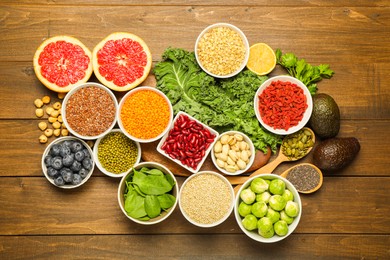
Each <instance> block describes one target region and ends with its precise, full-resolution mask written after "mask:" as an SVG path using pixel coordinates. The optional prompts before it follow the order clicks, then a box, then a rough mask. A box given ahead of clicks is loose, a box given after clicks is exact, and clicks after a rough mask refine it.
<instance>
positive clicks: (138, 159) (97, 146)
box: [93, 129, 141, 178]
mask: <svg viewBox="0 0 390 260" xmlns="http://www.w3.org/2000/svg"><path fill="white" fill-rule="evenodd" d="M113 132H120V133H123V132H122V130H120V129H112V130H111V131H110V132H109V133H107V134H106V135H105V136H103V137H100V138H99V139H97V140H96V142H95V144H94V147H93V156H94V158H95V163H96V166H97V167H98V168H99V170H100V171H101V172H102V173H104V174H105V175H107V176H110V177H114V178H121V177H123V175H125V174H126V173H128V171H129V170H130V169H131V168H132V167H131V168H130V169H128V170H126V171H124V172H121V173H113V172H109V171H108V170H107V169H106V168H104V167H103V165H102V164H101V163H100V160H99V156H98V151H99V149H98V148H99V144H100V142H101V140H103V139H104V138H105V137H106V136H107V135H108V134H110V133H113ZM126 138H128V137H127V136H126ZM130 140H131V139H130ZM131 141H132V142H134V144H135V145H136V146H137V151H138V154H137V158H136V160H135V162H134V165H136V164H138V163H139V162H140V160H141V145H140V144H139V143H138V142H135V141H133V140H131Z"/></svg>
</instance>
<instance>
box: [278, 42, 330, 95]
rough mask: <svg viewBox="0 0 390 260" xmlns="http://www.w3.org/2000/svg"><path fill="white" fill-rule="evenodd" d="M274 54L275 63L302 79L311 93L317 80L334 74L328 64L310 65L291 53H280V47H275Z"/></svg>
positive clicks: (313, 91) (315, 88)
mask: <svg viewBox="0 0 390 260" xmlns="http://www.w3.org/2000/svg"><path fill="white" fill-rule="evenodd" d="M275 54H276V62H277V64H279V65H281V66H282V67H284V68H285V69H286V70H287V71H288V73H289V74H290V75H291V76H293V77H295V78H297V79H299V80H300V81H302V82H303V83H304V84H305V85H306V86H307V88H308V89H309V91H310V93H311V94H312V95H313V94H315V93H316V92H317V84H316V83H317V82H318V81H320V80H322V79H323V78H326V79H329V78H331V77H332V76H333V74H334V72H333V70H331V69H330V68H329V65H328V64H320V65H318V66H312V65H310V64H309V63H307V62H306V61H305V60H304V59H298V58H297V57H296V56H295V54H293V53H285V54H282V51H281V50H280V49H277V50H276V52H275Z"/></svg>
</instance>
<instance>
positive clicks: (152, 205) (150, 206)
mask: <svg viewBox="0 0 390 260" xmlns="http://www.w3.org/2000/svg"><path fill="white" fill-rule="evenodd" d="M145 211H146V214H147V215H148V217H149V218H155V217H157V216H159V215H160V213H161V206H160V202H159V200H158V198H157V196H154V195H146V197H145Z"/></svg>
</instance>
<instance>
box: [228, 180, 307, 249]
mask: <svg viewBox="0 0 390 260" xmlns="http://www.w3.org/2000/svg"><path fill="white" fill-rule="evenodd" d="M256 178H263V179H266V180H273V179H280V180H282V181H284V183H285V184H286V189H288V190H290V191H291V192H292V194H293V195H294V202H296V203H298V206H299V213H298V216H296V217H295V218H294V221H293V222H292V223H291V224H290V225H288V233H287V234H286V235H285V236H278V235H276V234H275V235H274V236H273V237H271V238H264V237H262V236H260V235H259V234H258V231H257V229H256V230H254V231H249V230H247V229H245V228H244V226H243V225H242V219H243V218H242V217H241V216H240V214H239V212H238V206H239V205H240V202H241V198H240V193H241V191H243V190H244V189H246V188H248V187H249V185H250V183H251V182H252V181H253V180H254V179H256ZM301 215H302V202H301V198H300V196H299V193H298V191H297V190H296V189H295V187H294V185H292V184H291V182H289V181H288V180H286V179H285V178H283V177H281V176H279V175H276V174H271V173H270V174H261V175H259V176H253V177H252V178H250V179H249V180H247V181H246V182H245V183H244V184H243V185H242V186H241V188H240V190H239V191H238V193H237V195H236V198H235V203H234V216H235V218H236V221H237V224H238V226H239V227H240V228H241V230H242V231H243V232H244V233H245V234H246V235H247V236H248V237H250V238H252V239H253V240H256V241H258V242H262V243H274V242H278V241H280V240H283V239H285V238H286V237H288V236H289V235H290V234H291V233H293V232H294V230H295V228H296V227H297V226H298V223H299V221H300V219H301Z"/></svg>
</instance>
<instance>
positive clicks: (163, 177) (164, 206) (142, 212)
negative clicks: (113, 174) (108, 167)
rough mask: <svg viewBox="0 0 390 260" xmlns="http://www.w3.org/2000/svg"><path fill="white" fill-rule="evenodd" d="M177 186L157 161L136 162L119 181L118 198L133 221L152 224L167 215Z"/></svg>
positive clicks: (174, 202)
mask: <svg viewBox="0 0 390 260" xmlns="http://www.w3.org/2000/svg"><path fill="white" fill-rule="evenodd" d="M178 193H179V187H178V185H177V181H176V178H175V176H174V175H173V173H172V172H171V171H170V170H169V169H168V168H167V167H165V166H164V165H162V164H159V163H156V162H142V163H139V164H137V165H135V166H134V167H133V168H132V169H131V170H130V171H129V172H128V173H127V174H126V175H124V176H123V177H122V179H121V181H120V183H119V188H118V202H119V206H120V208H121V210H122V212H123V213H124V214H125V215H126V217H128V218H129V219H131V220H132V221H134V222H136V223H139V224H144V225H151V224H157V223H159V222H161V221H163V220H165V219H166V218H168V217H169V216H170V215H171V213H172V212H173V210H174V209H175V207H176V205H177V195H178Z"/></svg>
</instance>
